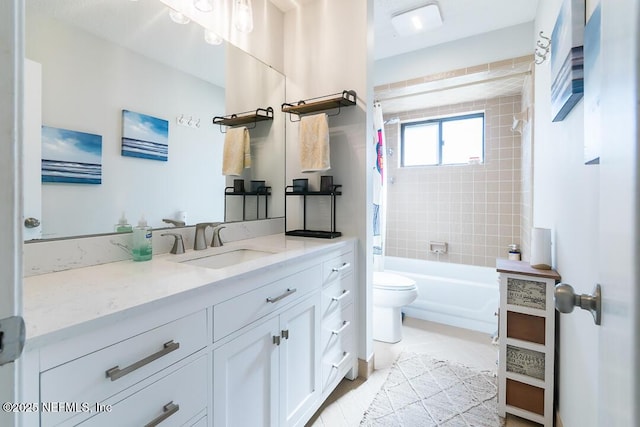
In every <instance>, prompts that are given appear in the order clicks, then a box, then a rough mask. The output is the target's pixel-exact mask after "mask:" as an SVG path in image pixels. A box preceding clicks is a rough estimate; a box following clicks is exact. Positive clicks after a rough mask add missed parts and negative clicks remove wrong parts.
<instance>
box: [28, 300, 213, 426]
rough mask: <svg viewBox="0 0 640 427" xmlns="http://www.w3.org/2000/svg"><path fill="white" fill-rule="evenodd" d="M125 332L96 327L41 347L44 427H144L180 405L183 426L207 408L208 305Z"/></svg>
mask: <svg viewBox="0 0 640 427" xmlns="http://www.w3.org/2000/svg"><path fill="white" fill-rule="evenodd" d="M112 329H113V328H112ZM116 329H118V328H116ZM119 329H121V330H122V328H119ZM132 330H135V327H133V328H132ZM122 332H124V331H121V332H120V333H119V332H118V331H117V330H111V331H109V330H107V331H96V333H95V334H90V335H89V336H82V337H78V338H73V339H71V340H69V341H66V342H63V343H60V344H58V345H55V344H54V345H51V346H49V347H47V348H45V349H43V350H42V351H41V352H40V362H39V363H40V365H41V368H40V379H39V380H40V399H39V400H40V405H41V410H40V425H42V426H53V425H78V424H79V423H82V425H88V426H94V425H95V426H98V425H123V426H124V425H137V423H136V422H133V421H131V422H127V423H125V422H122V423H115V424H113V423H112V420H115V419H120V420H125V419H131V420H133V419H135V420H140V422H142V420H146V421H145V422H144V423H142V424H143V425H144V424H146V423H147V422H150V421H152V420H153V419H154V418H157V417H159V416H162V415H163V412H168V411H170V410H171V408H173V407H174V405H176V406H179V408H180V409H179V410H174V411H173V412H171V413H169V414H168V416H169V417H173V419H174V420H181V422H180V423H179V424H177V425H182V424H184V422H186V421H187V420H189V419H191V418H193V417H195V416H197V415H198V414H199V413H206V408H207V399H206V393H207V382H206V381H205V380H200V379H199V377H198V370H199V369H201V368H202V367H204V368H205V369H206V363H205V362H203V361H202V359H203V357H205V356H206V354H205V352H204V351H202V350H203V349H204V348H205V347H206V346H207V316H206V311H205V310H200V311H198V312H196V313H193V314H191V315H188V316H185V317H182V318H179V319H176V320H174V321H171V322H169V323H166V324H163V325H160V326H157V327H155V328H153V329H150V330H147V331H144V332H142V333H139V334H136V335H134V336H127V337H126V339H122V340H121V338H122V337H123V336H126V332H124V335H123V333H122ZM101 336H102V337H103V339H99V338H98V337H101ZM196 354H200V355H201V356H200V359H199V360H198V361H191V359H193V357H194V356H193V355H196ZM203 354H204V356H202V355H203ZM190 356H191V357H190ZM61 362H62V363H61ZM182 381H184V382H185V383H186V384H191V385H190V386H189V387H188V388H190V390H189V393H186V391H187V390H186V389H184V388H182V389H181V388H180V387H177V385H178V384H180V382H182ZM196 390H198V391H200V392H204V393H203V394H202V393H195V394H194V392H195V391H196ZM158 399H160V401H158ZM162 400H166V401H164V402H163V401H162ZM172 401H173V405H171V406H170V408H169V410H166V411H163V407H164V406H165V405H168V404H169V403H171V402H172ZM134 414H135V417H134ZM60 423H62V424H60Z"/></svg>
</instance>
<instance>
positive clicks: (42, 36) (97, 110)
mask: <svg viewBox="0 0 640 427" xmlns="http://www.w3.org/2000/svg"><path fill="white" fill-rule="evenodd" d="M26 46H27V47H26V56H27V57H28V58H30V59H33V60H35V61H37V62H39V63H41V64H42V76H43V94H42V108H43V112H42V120H43V125H46V126H52V127H58V128H64V129H70V130H76V131H81V132H88V133H93V134H98V135H102V184H100V185H76V184H73V185H69V184H46V185H43V191H42V215H43V218H42V224H43V237H44V238H47V237H59V236H68V235H78V234H90V233H97V232H110V231H113V226H114V224H115V223H116V222H117V221H118V218H119V217H120V214H121V212H122V211H126V213H127V216H128V219H129V222H132V223H135V222H137V220H138V219H139V217H140V216H141V215H142V214H144V215H145V216H146V218H147V220H148V221H149V225H151V226H153V227H156V226H166V224H163V223H162V218H173V217H174V216H175V213H176V212H177V211H179V210H184V211H186V212H187V214H188V218H187V220H188V222H189V223H195V222H200V221H210V220H214V219H216V218H217V219H221V218H222V217H223V212H222V210H223V206H222V197H212V195H221V194H223V191H224V179H223V177H222V175H221V157H222V134H221V133H220V132H219V130H218V128H217V126H213V125H212V124H211V122H210V120H211V117H212V116H213V115H214V114H215V113H216V112H220V113H222V112H224V108H225V105H224V89H222V88H220V87H218V86H215V85H212V84H210V83H207V82H205V81H203V80H200V79H197V78H194V77H192V76H189V75H187V74H185V73H182V72H180V71H176V70H174V69H172V68H169V67H166V66H164V65H161V64H159V63H156V62H154V61H151V60H149V59H147V58H145V57H143V56H140V55H137V54H134V53H132V52H130V51H128V50H126V49H123V48H120V47H118V46H115V45H113V44H110V43H107V42H105V41H103V40H102V39H99V38H96V37H94V36H92V35H89V34H87V33H84V32H82V31H79V30H75V29H72V28H70V27H68V26H65V25H61V24H60V23H59V22H58V21H55V20H52V19H50V18H46V17H39V16H38V17H37V16H30V17H28V19H27V28H26ZM123 109H127V110H132V111H136V112H139V113H143V114H148V115H151V116H154V117H159V118H162V119H165V120H168V121H169V123H170V124H169V160H168V161H167V162H159V161H152V160H145V159H137V158H131V157H122V156H121V155H120V138H121V132H122V119H121V117H122V110H123ZM180 114H185V115H187V116H191V115H193V117H196V118H199V119H201V124H202V126H201V127H200V128H199V129H192V128H187V127H181V126H177V125H176V118H177V117H178V116H179V115H180Z"/></svg>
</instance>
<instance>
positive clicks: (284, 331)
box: [280, 329, 289, 340]
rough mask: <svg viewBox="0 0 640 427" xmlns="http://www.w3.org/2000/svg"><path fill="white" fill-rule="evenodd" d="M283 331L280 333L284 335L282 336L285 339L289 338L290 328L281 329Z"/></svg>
mask: <svg viewBox="0 0 640 427" xmlns="http://www.w3.org/2000/svg"><path fill="white" fill-rule="evenodd" d="M281 332H282V333H281V334H280V335H281V336H282V338H284V339H285V340H288V339H289V330H288V329H283V330H282V331H281Z"/></svg>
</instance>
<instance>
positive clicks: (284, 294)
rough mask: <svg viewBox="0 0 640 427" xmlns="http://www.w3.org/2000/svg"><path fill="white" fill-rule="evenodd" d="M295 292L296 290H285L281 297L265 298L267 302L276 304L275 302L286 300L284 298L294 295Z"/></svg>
mask: <svg viewBox="0 0 640 427" xmlns="http://www.w3.org/2000/svg"><path fill="white" fill-rule="evenodd" d="M296 291H297V289H296V288H293V289H287V291H286V292H285V293H283V294H282V295H279V296H277V297H273V298H272V297H269V298H267V302H270V303H276V302H278V301H280V300H281V299H282V298H286V297H288V296H289V295H291V294H292V293H294V292H296Z"/></svg>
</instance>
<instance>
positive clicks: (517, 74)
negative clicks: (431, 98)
mask: <svg viewBox="0 0 640 427" xmlns="http://www.w3.org/2000/svg"><path fill="white" fill-rule="evenodd" d="M530 74H531V71H522V72H520V73H514V74H509V75H507V76H499V77H494V78H491V79H487V80H482V81H481V82H470V83H462V84H459V85H454V86H448V87H445V88H437V89H431V90H424V91H421V92H416V93H410V94H405V95H398V96H389V97H386V98H385V97H384V96H382V97H380V98H378V99H377V100H378V102H384V101H391V100H394V99H402V98H408V97H411V96H418V95H427V94H430V93H436V92H444V91H447V90H451V89H461V88H464V87H468V86H474V85H477V84H481V83H491V82H495V81H499V80H504V79H506V78H510V77H514V76H527V75H530Z"/></svg>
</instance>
